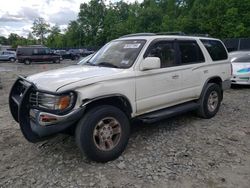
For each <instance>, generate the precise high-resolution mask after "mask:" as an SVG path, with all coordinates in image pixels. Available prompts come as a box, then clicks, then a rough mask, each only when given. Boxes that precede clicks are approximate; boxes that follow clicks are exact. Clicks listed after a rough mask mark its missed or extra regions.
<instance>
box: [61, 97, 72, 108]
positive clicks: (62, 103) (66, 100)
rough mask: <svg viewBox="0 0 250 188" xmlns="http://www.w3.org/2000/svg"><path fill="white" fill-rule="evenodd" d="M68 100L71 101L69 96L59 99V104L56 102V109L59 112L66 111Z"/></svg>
mask: <svg viewBox="0 0 250 188" xmlns="http://www.w3.org/2000/svg"><path fill="white" fill-rule="evenodd" d="M70 100H71V98H70V96H62V97H60V99H59V102H58V108H59V109H60V110H64V109H66V108H67V107H69V105H70Z"/></svg>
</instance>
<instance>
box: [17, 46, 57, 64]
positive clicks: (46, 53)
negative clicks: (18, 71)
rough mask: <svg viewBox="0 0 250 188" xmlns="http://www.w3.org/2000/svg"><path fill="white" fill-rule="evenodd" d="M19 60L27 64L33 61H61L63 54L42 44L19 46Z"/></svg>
mask: <svg viewBox="0 0 250 188" xmlns="http://www.w3.org/2000/svg"><path fill="white" fill-rule="evenodd" d="M16 54H17V60H18V62H20V63H24V64H26V65H29V64H31V63H32V62H48V61H52V62H53V63H60V59H61V56H60V55H57V54H55V53H53V52H52V51H51V50H50V49H49V48H47V47H44V46H40V45H31V46H18V47H17V50H16Z"/></svg>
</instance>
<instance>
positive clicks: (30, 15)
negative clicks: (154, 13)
mask: <svg viewBox="0 0 250 188" xmlns="http://www.w3.org/2000/svg"><path fill="white" fill-rule="evenodd" d="M1 1H3V2H1V5H0V36H5V37H8V35H9V34H10V33H16V34H18V35H20V36H24V37H27V35H28V33H29V32H31V27H32V23H33V21H34V19H35V18H37V17H43V18H44V19H45V20H46V21H47V22H48V23H49V24H50V25H51V26H53V25H55V24H57V25H58V26H59V27H60V28H61V29H65V28H66V27H67V24H68V23H69V21H71V20H76V19H77V14H78V12H79V8H80V4H81V3H84V2H89V0H1ZM111 1H113V2H114V1H118V0H111ZM133 1H135V0H126V2H133Z"/></svg>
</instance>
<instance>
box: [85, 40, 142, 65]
mask: <svg viewBox="0 0 250 188" xmlns="http://www.w3.org/2000/svg"><path fill="white" fill-rule="evenodd" d="M145 42H146V41H145V40H116V41H112V42H110V43H108V44H106V45H105V46H104V47H102V48H101V49H100V50H99V51H98V52H97V53H96V54H95V55H94V56H93V57H92V58H91V59H90V60H89V61H88V62H87V64H89V65H95V66H104V67H112V68H124V69H125V68H129V67H131V66H132V65H133V63H134V61H135V60H136V58H137V56H138V54H139V53H140V51H141V49H142V47H143V45H144V44H145Z"/></svg>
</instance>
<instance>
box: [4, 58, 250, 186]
mask: <svg viewBox="0 0 250 188" xmlns="http://www.w3.org/2000/svg"><path fill="white" fill-rule="evenodd" d="M70 64H73V62H71V61H65V62H62V63H61V64H33V65H30V66H25V65H22V64H17V63H0V78H1V81H2V85H3V88H2V89H0V187H135V188H139V187H154V188H155V187H187V188H188V187H197V188H201V187H214V188H224V187H225V188H230V187H232V188H234V187H242V188H248V187H249V184H250V87H237V88H234V89H231V90H228V91H227V92H225V95H224V100H223V102H222V105H221V108H220V111H219V112H218V114H217V115H216V116H215V117H214V118H212V119H208V120H205V119H200V118H198V117H196V116H194V115H193V114H192V113H189V114H185V115H182V116H178V117H176V118H172V119H168V120H165V121H162V122H159V123H156V124H150V125H136V124H135V125H133V131H132V134H131V139H130V141H129V144H128V147H127V149H126V150H125V152H124V153H123V155H122V156H121V157H120V158H118V159H117V160H115V161H112V162H108V163H105V164H102V163H95V162H92V161H89V160H88V159H86V157H85V156H82V155H81V154H80V152H79V150H78V149H77V147H76V145H75V141H74V137H71V136H68V135H58V136H56V137H54V138H52V139H50V140H47V141H43V142H40V143H36V144H32V143H29V142H27V141H26V140H25V139H24V137H23V136H22V134H21V132H20V130H19V127H18V124H17V123H16V122H15V121H14V120H13V118H12V117H11V115H10V112H9V108H8V94H9V90H10V87H11V85H12V83H13V82H14V81H15V79H16V78H17V75H18V74H22V75H30V74H33V73H36V72H41V71H45V70H50V69H55V68H58V67H63V66H67V65H70Z"/></svg>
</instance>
